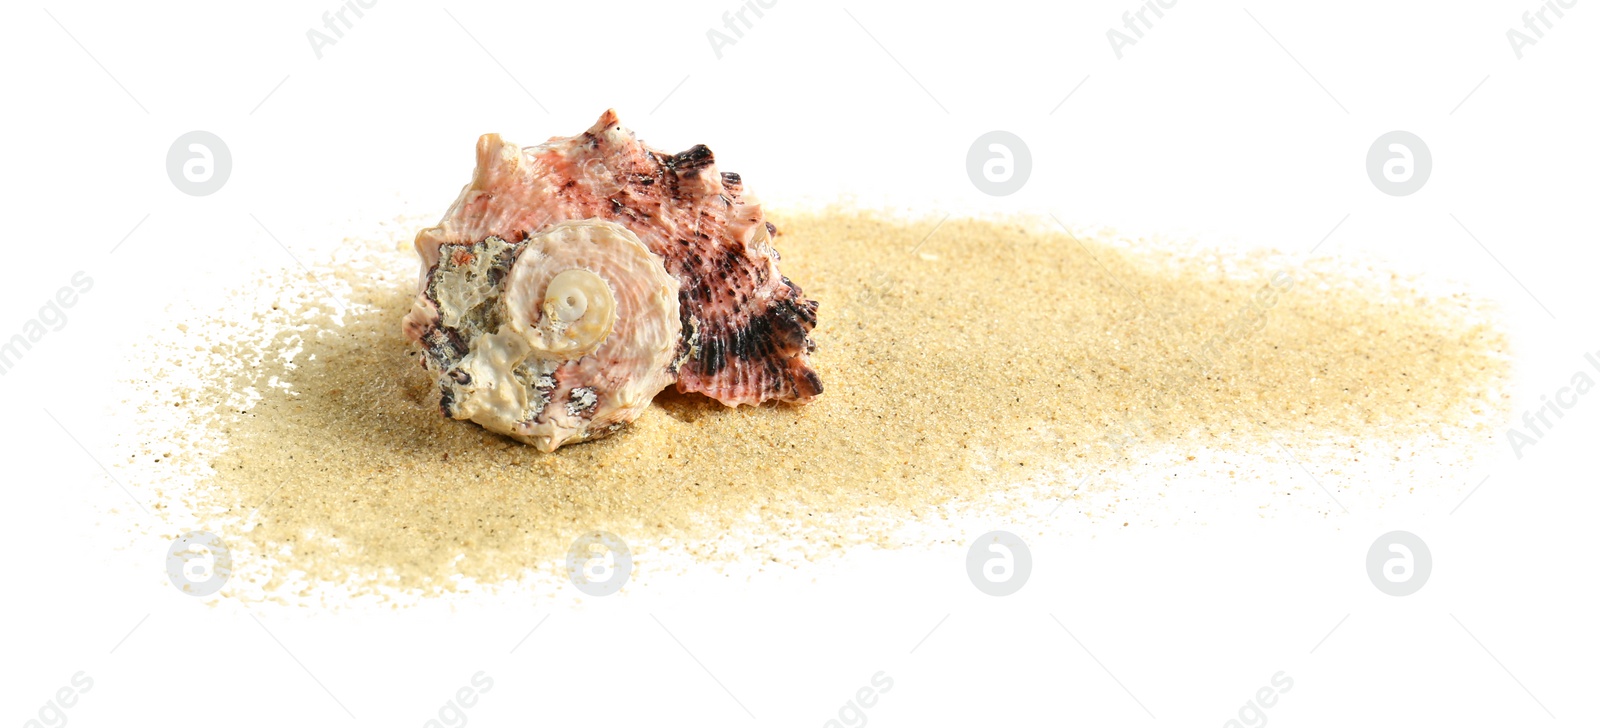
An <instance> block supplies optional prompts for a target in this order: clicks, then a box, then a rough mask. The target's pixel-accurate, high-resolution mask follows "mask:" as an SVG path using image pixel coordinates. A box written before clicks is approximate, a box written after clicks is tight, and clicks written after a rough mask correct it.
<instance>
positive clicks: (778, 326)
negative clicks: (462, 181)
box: [403, 111, 822, 406]
mask: <svg viewBox="0 0 1600 728" xmlns="http://www.w3.org/2000/svg"><path fill="white" fill-rule="evenodd" d="M477 157H478V165H477V169H476V170H474V172H473V175H472V180H471V182H469V183H468V184H467V185H466V187H464V188H462V190H461V194H460V196H459V197H458V198H457V199H456V201H455V204H453V205H451V207H450V209H449V210H448V211H447V212H446V213H445V215H444V218H443V219H442V220H440V221H439V224H438V225H436V226H434V227H430V228H427V229H425V230H422V231H421V232H419V233H418V234H417V237H416V249H417V255H418V257H419V258H420V259H421V261H422V276H423V278H424V279H426V277H427V276H428V275H429V271H431V270H432V269H433V267H434V266H435V265H437V264H438V262H439V261H440V260H441V259H442V258H441V255H442V254H443V253H444V252H445V250H447V249H449V248H450V247H452V246H453V245H457V244H462V243H471V242H474V241H480V240H483V239H484V238H485V237H486V236H490V235H499V236H502V237H521V236H523V235H525V234H528V233H537V232H539V231H541V230H543V229H545V228H546V227H547V226H548V225H550V224H551V223H554V222H558V221H561V220H581V219H599V220H609V221H612V222H615V223H618V224H620V225H623V226H624V227H626V228H628V230H630V231H632V232H633V233H634V234H635V235H638V236H639V240H641V241H642V242H643V243H644V244H645V245H646V246H648V247H649V249H650V250H651V251H652V252H654V253H656V254H657V255H659V256H661V258H662V261H663V262H664V264H665V265H666V268H667V272H668V273H669V274H671V275H672V276H673V277H674V278H676V279H677V280H678V286H679V292H678V304H679V306H680V308H681V310H682V313H683V324H682V333H683V337H682V339H681V341H680V343H679V347H678V357H679V360H680V364H679V366H678V368H677V386H678V389H679V391H683V392H697V393H700V394H704V395H706V396H708V397H711V398H713V399H716V400H717V401H719V402H722V403H723V404H726V405H729V406H736V405H743V404H759V403H762V402H767V401H773V400H776V401H780V402H792V403H795V404H804V403H806V402H810V401H812V400H813V399H815V398H816V397H817V396H819V395H820V394H821V393H822V379H821V377H819V376H818V375H817V373H816V372H815V371H814V370H813V369H812V368H811V363H810V359H809V355H810V353H811V351H812V349H813V348H814V347H815V345H816V344H815V342H814V341H812V339H811V336H810V332H811V329H812V327H814V326H815V325H816V323H817V302H816V301H813V300H810V299H808V298H806V297H805V295H804V294H803V293H802V291H801V289H800V286H799V285H798V284H796V283H795V282H794V281H792V280H790V279H789V278H788V277H786V276H784V275H783V273H782V272H781V271H780V270H779V269H778V251H777V250H776V249H775V248H774V247H773V246H774V242H773V236H774V235H775V234H776V228H775V227H774V226H773V225H772V224H771V223H769V222H767V219H766V215H765V214H764V213H763V212H762V207H761V204H760V203H759V202H758V201H757V200H756V199H755V196H754V195H753V194H751V193H750V191H749V190H748V189H747V188H746V186H745V182H744V179H743V178H742V177H740V176H739V175H737V174H734V173H732V172H723V171H720V170H719V169H718V168H717V166H716V160H715V158H714V157H713V155H712V153H711V150H710V149H708V148H706V147H705V146H704V145H697V146H695V147H692V148H690V149H689V150H687V151H684V152H681V153H678V154H671V153H667V152H664V151H661V150H658V149H653V148H651V147H650V146H648V145H646V144H644V143H643V142H642V141H640V140H639V139H638V138H637V137H636V136H635V135H634V134H633V132H631V131H629V130H628V129H626V128H625V127H623V126H622V124H621V123H620V122H619V121H618V120H617V115H616V113H615V112H613V111H607V112H605V113H604V114H602V115H601V116H600V118H599V120H598V121H596V122H595V124H594V126H592V127H590V128H589V129H588V130H587V131H585V132H583V133H581V134H578V135H575V136H571V137H556V138H552V139H550V140H549V141H547V142H545V143H544V144H540V145H537V146H529V147H520V146H518V145H516V144H512V143H510V142H507V141H506V140H504V139H501V138H500V136H499V135H496V134H486V135H484V136H483V137H481V138H480V139H479V140H478V147H477ZM443 315H444V312H443V311H439V310H436V309H435V308H434V307H433V305H432V304H431V303H430V302H429V301H428V300H426V299H425V298H424V297H421V296H419V297H418V299H417V302H416V304H415V305H414V306H413V308H412V310H411V312H410V313H409V314H408V315H407V316H406V318H405V321H404V324H403V325H404V329H405V332H406V334H407V335H408V336H410V337H411V338H412V339H414V340H420V339H421V338H423V337H424V336H425V335H426V332H427V331H428V329H429V327H431V326H434V325H435V324H436V322H438V321H439V320H440V317H441V316H443Z"/></svg>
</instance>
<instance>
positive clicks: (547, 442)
mask: <svg viewBox="0 0 1600 728" xmlns="http://www.w3.org/2000/svg"><path fill="white" fill-rule="evenodd" d="M439 253H440V258H439V261H438V263H437V265H435V266H432V267H431V268H430V270H429V273H428V275H427V276H426V277H425V278H424V283H423V293H422V300H423V301H426V302H427V306H428V307H430V308H432V309H433V310H434V311H435V312H437V320H436V321H435V323H434V324H433V325H431V326H429V327H427V328H426V329H425V330H424V331H423V332H422V336H421V339H420V340H421V341H422V342H423V343H424V344H425V347H424V354H423V363H424V364H425V365H426V366H427V367H428V368H429V369H430V370H431V371H433V372H434V373H435V374H436V375H437V376H438V377H439V386H440V408H441V409H442V410H443V411H444V412H445V414H447V415H449V416H451V417H454V418H456V419H470V420H472V421H474V422H477V423H478V424H480V425H483V426H484V427H485V428H488V429H490V430H493V431H495V432H498V433H501V434H504V435H509V436H510V437H513V438H515V439H517V440H520V441H522V442H526V443H529V444H531V445H534V446H535V447H538V448H539V449H540V450H543V451H545V452H549V451H551V450H554V449H556V448H558V447H560V446H562V445H563V444H566V443H569V442H578V441H582V440H588V439H593V438H596V437H601V436H604V435H607V434H610V433H611V432H614V431H616V430H617V429H618V428H620V427H622V426H623V425H625V424H627V423H629V422H632V421H633V420H634V418H636V417H638V415H639V413H640V412H642V411H643V410H644V409H645V408H646V407H648V406H649V405H650V401H651V399H652V398H654V397H655V395H656V393H658V392H660V391H661V389H662V388H663V387H665V386H667V385H668V384H670V383H672V381H673V380H674V379H675V372H674V371H673V368H674V367H673V365H674V356H675V355H676V354H677V352H678V348H679V346H680V344H681V341H682V335H681V334H682V325H681V323H680V320H679V319H680V312H679V308H678V281H677V279H675V278H673V277H672V276H670V275H668V274H667V271H666V268H665V266H663V265H662V261H661V258H660V256H658V255H656V254H654V253H652V252H650V250H649V248H646V247H645V246H644V243H642V242H640V241H639V238H638V237H637V236H635V235H634V234H633V233H631V232H629V231H628V229H627V228H624V227H622V226H621V225H617V224H616V223H611V222H606V221H603V220H578V221H567V222H561V223H558V224H556V225H554V226H551V227H550V228H548V229H547V230H545V231H544V232H541V233H539V234H537V235H532V236H527V237H525V238H523V239H521V240H519V241H517V242H511V241H509V240H507V239H505V238H502V237H498V236H489V237H487V238H484V239H483V240H481V241H478V242H476V243H472V244H469V245H459V244H446V245H443V246H441V247H440V248H439Z"/></svg>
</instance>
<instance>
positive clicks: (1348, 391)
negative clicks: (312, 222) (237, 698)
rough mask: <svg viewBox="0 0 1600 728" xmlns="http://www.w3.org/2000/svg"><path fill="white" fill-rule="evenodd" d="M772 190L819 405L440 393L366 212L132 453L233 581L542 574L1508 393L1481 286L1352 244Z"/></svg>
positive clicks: (198, 357) (880, 530) (165, 386)
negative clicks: (619, 551) (223, 560)
mask: <svg viewBox="0 0 1600 728" xmlns="http://www.w3.org/2000/svg"><path fill="white" fill-rule="evenodd" d="M772 219H774V221H775V222H776V223H777V224H778V226H779V228H780V230H781V233H782V234H781V235H780V237H779V238H778V239H777V246H778V248H779V249H780V250H781V251H782V253H783V256H784V257H783V263H782V266H783V269H784V272H785V273H786V274H787V275H788V276H789V277H790V278H792V279H793V280H795V281H796V282H798V283H799V284H800V285H801V286H802V287H803V288H804V289H805V292H806V294H807V295H808V296H810V297H812V298H815V299H817V300H819V301H820V302H821V311H820V323H819V325H818V327H817V328H816V330H815V331H814V333H813V335H814V337H815V338H816V340H817V341H818V348H817V351H816V353H815V355H814V357H813V363H814V365H815V367H816V369H817V371H818V372H819V373H821V375H822V377H823V381H824V383H825V384H826V387H827V391H826V393H825V394H824V395H823V396H822V397H821V398H820V399H819V400H817V401H816V402H814V403H813V404H811V405H809V406H805V407H800V408H796V407H789V406H766V407H756V408H750V407H746V408H740V409H737V410H732V409H726V408H724V407H722V406H721V405H718V404H716V403H715V402H712V401H710V400H706V399H704V398H701V397H698V396H685V395H679V394H676V393H673V392H671V389H670V388H669V391H668V392H664V393H663V394H662V395H661V396H660V397H658V398H657V400H656V404H657V405H658V406H656V407H653V408H651V409H650V411H648V412H646V413H645V415H644V416H643V417H641V418H640V419H639V420H638V421H637V422H636V423H635V424H634V425H633V426H631V427H629V428H627V429H625V430H623V431H622V432H621V433H619V434H617V435H615V436H613V437H610V438H608V439H603V440H600V441H596V442H593V443H586V444H581V445H575V446H568V447H565V448H562V449H560V450H559V451H557V452H555V453H551V454H542V453H540V452H538V451H537V450H535V449H533V448H531V447H527V446H523V445H519V444H517V443H515V442H513V441H511V440H509V439H506V438H503V437H499V436H496V435H493V434H490V433H488V432H486V431H484V430H483V429H481V428H479V427H478V426H476V425H474V424H472V423H470V422H462V421H452V420H447V419H444V418H443V417H441V416H440V414H439V411H438V408H437V402H436V397H437V395H436V392H435V391H434V388H433V386H432V384H431V382H430V379H429V377H428V375H427V373H426V372H425V371H424V370H423V369H421V368H420V367H419V366H418V364H417V349H416V348H415V347H414V346H413V345H411V344H410V343H409V342H407V341H406V340H405V339H404V338H403V337H402V336H401V334H400V328H399V321H400V318H401V316H402V315H403V314H404V312H405V311H406V309H407V307H408V305H409V301H410V297H411V292H412V286H413V285H414V281H415V273H416V269H415V263H414V257H413V255H412V254H411V253H410V252H409V246H408V245H401V244H397V241H396V240H395V239H388V240H383V241H367V242H362V241H351V242H350V244H349V245H348V246H347V247H346V249H344V250H343V252H342V255H343V256H344V260H342V261H339V262H338V264H337V268H336V269H333V268H330V269H327V270H322V271H318V272H315V273H314V276H315V277H307V276H304V275H300V274H299V271H298V269H296V270H295V271H293V272H288V271H285V272H281V273H278V274H274V275H272V276H269V277H268V280H266V281H265V282H264V283H263V284H262V285H261V286H259V287H257V288H256V289H253V290H252V291H250V292H248V294H247V295H248V296H253V298H247V299H244V300H243V301H242V302H241V305H243V306H246V307H250V306H254V308H255V310H254V311H251V312H246V313H241V314H237V315H232V314H230V315H227V316H221V317H218V316H217V315H215V314H213V317H212V320H210V321H207V320H203V319H201V320H191V321H189V322H187V324H174V325H175V326H184V327H185V330H186V331H187V334H186V336H185V337H184V341H185V344H186V345H188V344H192V343H193V342H194V341H195V340H196V339H197V338H198V339H199V340H200V341H202V342H203V345H202V346H201V347H199V348H198V349H196V350H195V351H188V350H181V351H180V350H178V349H179V347H173V348H171V349H169V350H166V351H163V352H160V356H159V358H158V361H159V362H160V363H159V364H156V365H153V366H152V367H151V369H150V370H149V371H147V372H145V373H144V374H143V375H141V377H140V378H139V381H138V382H136V383H135V384H136V385H137V388H138V390H139V392H140V393H139V397H140V400H139V404H140V407H141V410H142V412H143V415H141V416H142V417H143V418H145V419H146V420H148V421H149V422H152V423H153V422H156V421H157V420H160V419H171V418H173V417H178V418H180V419H181V420H183V421H184V422H186V423H187V424H186V425H185V426H184V427H182V428H180V429H178V430H176V431H174V432H171V433H166V430H165V429H164V428H162V427H158V426H153V425H148V424H147V425H146V426H145V427H144V428H143V432H147V433H150V432H155V433H164V434H160V435H154V436H145V437H143V438H142V439H140V440H139V441H138V442H136V443H133V444H132V445H133V447H132V448H131V449H133V450H137V452H134V453H133V454H131V455H130V456H129V461H130V462H129V464H128V465H127V466H125V469H126V470H128V471H129V472H130V480H131V481H132V482H133V483H136V484H139V485H140V486H141V487H144V488H146V489H150V490H151V492H158V493H159V495H158V496H157V498H156V500H158V501H159V502H160V503H162V504H163V507H165V508H167V509H169V512H171V513H174V514H178V513H181V514H182V515H183V516H184V517H186V518H188V519H190V521H188V522H191V523H198V524H202V526H203V527H205V528H207V529H209V530H212V531H215V532H217V533H219V534H221V535H222V536H223V538H224V540H225V541H226V542H227V543H228V544H229V546H230V548H231V549H232V550H233V554H234V567H235V575H234V582H233V583H230V585H229V586H228V588H227V589H225V590H224V592H223V594H224V595H228V594H230V592H232V593H233V594H234V595H237V596H246V595H254V596H256V597H268V598H276V599H286V600H294V599H303V598H305V597H306V595H307V594H309V593H310V591H309V589H311V588H312V587H313V586H315V585H318V584H324V585H326V584H332V585H336V586H337V587H338V590H339V591H342V592H344V593H350V594H362V593H368V594H370V593H375V592H384V593H396V592H395V590H398V592H399V593H405V594H411V595H413V596H415V595H426V594H431V593H438V592H444V591H451V590H457V589H461V588H463V587H464V586H465V585H468V584H473V583H476V584H479V585H488V586H493V585H502V584H507V583H513V582H519V581H525V580H527V579H529V578H533V577H535V576H536V575H537V573H539V572H548V571H549V570H551V569H552V567H553V566H554V565H555V564H558V563H560V561H561V559H562V558H563V557H564V554H565V552H566V549H567V547H568V545H569V544H570V543H571V541H572V539H573V538H574V537H575V536H576V535H578V534H579V533H582V532H584V531H588V530H591V529H602V530H606V531H610V532H613V533H616V534H619V535H621V536H623V537H624V538H625V539H626V540H627V541H628V542H629V543H630V544H632V545H634V547H635V550H636V551H637V550H639V549H640V548H641V547H650V548H664V549H667V550H674V549H676V550H679V551H681V552H683V553H685V554H688V555H690V556H691V557H695V558H708V559H727V558H732V559H739V560H746V561H764V560H769V559H770V560H792V559H795V558H813V557H816V556H819V555H825V554H828V553H834V552H837V551H839V550H841V549H844V548H847V547H850V546H851V545H852V544H858V543H877V544H883V545H893V544H894V543H895V542H896V539H895V536H894V534H895V533H896V531H897V529H898V528H899V527H900V526H902V525H904V524H906V523H912V522H917V521H919V520H921V521H926V520H928V519H936V518H937V517H938V514H939V513H940V512H941V509H942V508H945V507H948V506H950V505H952V504H960V503H963V502H978V501H982V500H984V499H985V498H986V497H987V495H989V494H992V493H993V492H996V491H1004V490H1006V489H1013V490H1015V489H1016V488H1018V487H1020V484H1024V483H1030V482H1031V483H1033V484H1034V485H1035V486H1037V485H1038V484H1039V483H1041V482H1043V483H1044V484H1045V485H1044V490H1043V491H1042V492H1044V493H1049V494H1051V495H1052V497H1055V498H1060V497H1070V496H1071V495H1072V494H1073V492H1074V490H1073V488H1072V486H1073V484H1074V483H1075V482H1077V478H1076V477H1063V474H1064V473H1071V474H1073V475H1080V474H1081V475H1088V474H1090V473H1094V472H1103V471H1106V470H1108V469H1111V468H1115V467H1116V466H1117V464H1118V463H1120V462H1124V461H1125V460H1126V459H1127V458H1129V457H1131V456H1132V454H1133V453H1136V452H1139V451H1141V449H1148V448H1155V447H1161V448H1169V449H1170V448H1174V447H1176V448H1179V449H1182V448H1190V447H1192V448H1212V449H1216V448H1222V449H1228V448H1234V449H1240V450H1244V449H1251V448H1261V447H1264V446H1265V447H1270V444H1269V443H1271V442H1278V443H1281V444H1285V445H1289V446H1291V447H1293V446H1294V445H1295V444H1296V443H1306V442H1329V441H1337V440H1339V439H1341V438H1348V439H1371V438H1375V437H1381V438H1390V439H1405V438H1416V437H1430V436H1431V437H1435V438H1438V437H1441V432H1443V431H1444V430H1450V431H1456V430H1457V429H1458V428H1460V427H1461V426H1463V425H1464V424H1469V423H1474V422H1486V421H1489V420H1492V419H1493V418H1494V417H1495V416H1498V413H1499V412H1501V411H1502V410H1503V409H1504V407H1505V400H1504V396H1503V395H1502V394H1501V393H1500V389H1501V388H1502V387H1503V385H1504V383H1505V378H1506V376H1507V374H1508V371H1507V370H1508V366H1507V356H1506V348H1507V345H1506V342H1505V340H1504V337H1503V335H1502V334H1501V333H1500V332H1499V331H1498V330H1497V329H1495V328H1494V327H1493V326H1492V325H1490V324H1489V323H1486V322H1489V321H1491V318H1490V317H1488V316H1487V315H1486V314H1485V313H1484V312H1483V311H1481V310H1480V307H1479V304H1478V303H1477V302H1475V301H1473V300H1470V299H1467V298H1465V297H1463V296H1449V297H1427V296H1424V295H1423V294H1421V293H1418V292H1416V289H1415V287H1414V286H1412V285H1411V284H1409V283H1407V282H1406V281H1403V280H1400V279H1397V278H1395V277H1393V276H1391V275H1390V274H1388V273H1386V272H1375V271H1371V270H1367V269H1364V268H1362V267H1360V266H1357V265H1354V264H1351V263H1348V262H1344V263H1341V262H1338V261H1334V260H1327V259H1321V260H1313V261H1309V262H1306V261H1302V260H1299V259H1294V258H1279V259H1274V258H1271V257H1267V256H1248V257H1240V256H1222V255H1220V254H1211V255H1209V256H1195V255H1190V254H1181V253H1178V252H1173V251H1171V250H1167V249H1162V248H1160V247H1159V246H1155V245H1153V244H1148V243H1136V242H1129V241H1125V240H1124V241H1116V240H1114V239H1111V238H1109V237H1104V238H1103V237H1102V236H1095V237H1086V236H1079V237H1072V236H1069V235H1067V234H1066V233H1064V232H1062V231H1061V229H1060V228H1059V227H1056V226H1055V225H1054V223H1053V222H1051V221H1049V220H1043V221H1040V220H1004V221H985V220H959V219H948V220H946V221H944V222H943V223H942V224H938V223H939V221H938V220H937V219H926V220H913V221H904V220H893V219H890V218H887V217H883V216H876V215H869V214H864V213H858V212H852V211H839V210H833V211H828V212H821V213H808V214H792V215H782V214H779V215H774V216H773V218H772ZM936 224H937V229H936V231H935V228H936ZM930 231H934V232H933V235H932V236H929V233H930ZM925 238H926V239H925ZM329 291H332V292H336V293H338V297H339V298H340V299H342V302H341V303H340V304H339V305H336V306H330V305H329V304H328V303H327V302H326V300H325V299H326V298H327V294H328V292H329ZM183 348H184V349H187V348H191V347H187V346H186V347H183ZM144 361H149V359H144ZM1478 428H1479V430H1481V429H1482V428H1483V425H1478ZM1443 436H1444V437H1446V438H1448V437H1449V434H1448V433H1447V432H1446V433H1444V434H1443ZM1481 439H1482V438H1475V440H1481ZM1476 446H1477V444H1476V442H1472V443H1467V442H1458V443H1456V444H1455V445H1454V447H1457V448H1458V449H1470V448H1472V447H1476ZM151 453H154V454H156V455H157V456H162V455H165V456H166V457H162V458H161V459H160V462H159V463H157V464H151V461H152V460H153V459H155V458H152V457H150V454H151ZM1191 459H1192V457H1191ZM1323 505H1325V506H1326V509H1327V510H1330V511H1335V512H1336V509H1334V507H1333V506H1332V505H1331V503H1329V504H1323ZM1118 518H1119V520H1120V517H1118ZM729 533H737V534H739V536H738V538H737V539H736V540H735V541H734V542H733V543H730V542H729V538H726V537H724V536H725V535H726V534H729Z"/></svg>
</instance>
